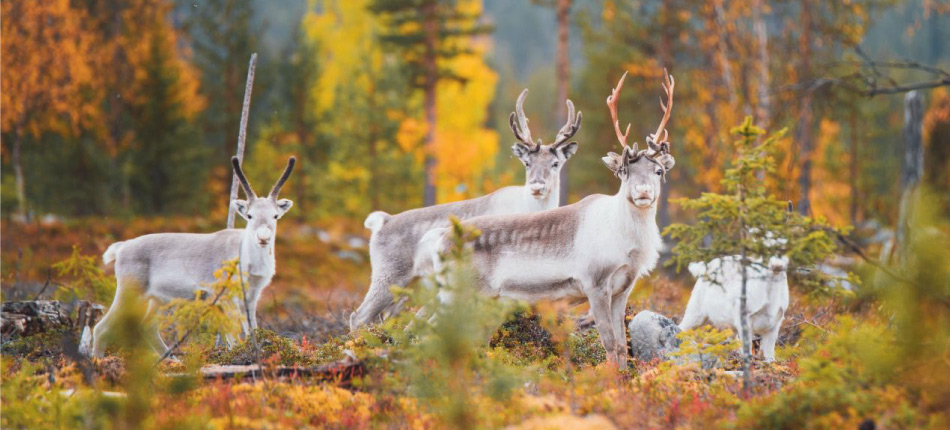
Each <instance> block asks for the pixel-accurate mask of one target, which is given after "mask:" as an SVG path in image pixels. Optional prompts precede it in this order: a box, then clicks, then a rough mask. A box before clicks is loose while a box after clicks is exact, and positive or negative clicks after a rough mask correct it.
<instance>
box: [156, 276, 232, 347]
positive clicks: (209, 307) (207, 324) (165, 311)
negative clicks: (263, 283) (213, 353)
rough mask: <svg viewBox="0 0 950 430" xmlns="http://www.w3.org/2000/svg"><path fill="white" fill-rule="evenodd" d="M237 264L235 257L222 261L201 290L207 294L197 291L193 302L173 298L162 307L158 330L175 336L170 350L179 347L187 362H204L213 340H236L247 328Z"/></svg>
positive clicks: (213, 343) (191, 300) (214, 341)
mask: <svg viewBox="0 0 950 430" xmlns="http://www.w3.org/2000/svg"><path fill="white" fill-rule="evenodd" d="M237 264H238V260H237V259H236V258H235V259H232V260H228V261H225V262H224V263H223V264H222V266H221V268H219V269H218V270H216V271H215V272H214V278H215V281H214V282H213V283H211V284H208V285H206V286H205V287H204V290H207V291H201V290H199V291H197V292H196V293H195V297H194V298H192V299H172V300H170V301H169V302H168V303H166V304H165V305H163V306H162V307H161V309H160V311H159V313H158V323H159V328H160V329H161V330H162V331H165V332H167V333H171V334H173V335H174V336H173V337H172V339H175V341H174V342H173V343H172V344H171V345H169V347H171V348H172V349H179V348H180V349H181V350H182V351H183V352H185V356H186V357H188V358H189V360H188V361H191V362H194V363H197V362H200V361H203V360H202V359H203V358H204V354H206V353H207V352H208V351H210V350H211V349H212V348H213V347H214V346H215V343H216V341H218V340H226V341H227V340H228V339H232V340H233V339H235V338H236V337H237V336H238V335H240V333H241V329H242V323H243V324H244V325H246V321H245V319H244V314H243V313H242V312H241V309H242V308H241V307H240V303H241V300H242V295H241V279H240V277H239V275H238V267H237ZM208 291H210V292H211V293H210V294H212V296H211V297H208ZM186 340H187V343H186V342H185V341H186ZM229 343H230V342H229ZM172 353H174V351H172Z"/></svg>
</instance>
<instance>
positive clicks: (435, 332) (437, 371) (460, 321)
mask: <svg viewBox="0 0 950 430" xmlns="http://www.w3.org/2000/svg"><path fill="white" fill-rule="evenodd" d="M451 228H452V240H453V242H452V245H453V246H452V249H451V250H450V251H449V253H448V254H447V255H446V256H445V259H446V264H445V265H444V267H445V269H444V270H443V271H442V272H441V273H439V274H437V275H436V276H434V277H433V278H432V282H431V284H435V285H434V286H433V285H429V286H427V285H422V286H420V287H419V288H415V289H413V290H411V291H397V293H398V294H399V295H407V296H408V298H409V302H410V304H411V305H414V306H421V307H423V309H424V311H423V312H421V315H420V316H419V317H417V316H416V315H415V314H413V313H411V312H403V313H402V314H400V315H399V316H397V317H396V318H393V319H392V320H390V321H391V322H388V323H386V324H384V327H385V328H386V330H387V334H388V335H389V336H391V337H392V338H393V342H394V345H395V348H394V350H393V355H394V357H393V360H394V362H395V363H398V364H397V369H396V373H395V378H396V380H397V381H401V382H399V384H400V385H402V386H404V387H406V389H405V390H406V394H408V395H409V396H411V397H413V398H415V399H417V400H418V401H419V403H420V404H421V405H423V406H424V408H425V410H426V411H427V412H429V413H431V414H432V415H433V416H434V417H435V418H436V419H437V420H438V422H439V423H440V427H443V428H455V429H469V428H485V427H497V426H499V425H501V424H503V423H505V422H506V421H507V420H510V419H511V417H509V416H506V415H505V414H504V413H502V412H503V411H504V410H505V408H504V405H503V404H502V403H503V402H504V401H505V400H506V399H508V398H510V396H511V395H512V393H513V391H514V390H515V389H516V388H517V387H519V386H520V385H521V384H522V383H523V382H524V378H525V376H526V374H528V373H529V372H530V371H526V369H525V368H516V367H513V366H511V365H509V364H507V362H508V361H509V360H507V359H505V358H499V357H498V356H497V355H496V354H494V353H491V350H489V349H488V348H486V346H487V345H488V343H489V341H490V339H491V337H492V335H493V334H494V333H495V331H496V330H497V329H498V327H499V326H501V324H502V323H503V322H504V321H505V320H506V319H508V318H509V317H510V316H511V315H512V313H513V311H514V306H513V305H512V304H511V303H509V302H507V301H501V300H495V299H492V298H489V297H487V296H485V295H483V294H480V293H479V292H478V291H477V286H476V283H475V278H474V273H473V271H472V269H471V267H470V266H469V265H468V261H470V260H469V259H470V254H471V250H470V248H469V247H468V246H467V244H468V243H469V242H470V241H472V240H474V239H475V238H477V237H478V236H479V234H480V232H479V231H477V230H475V229H470V228H468V227H466V226H464V225H463V224H462V223H461V222H460V221H458V220H457V219H454V218H453V219H452V227H451ZM436 290H438V292H440V293H442V294H446V293H447V294H449V295H451V299H450V300H449V301H448V302H447V303H438V302H437V299H436V297H435V296H436V292H437V291H436ZM429 315H431V317H430V316H429ZM407 326H409V327H410V329H409V330H406V329H405V327H407ZM486 410H493V411H495V412H494V413H483V412H482V411H486Z"/></svg>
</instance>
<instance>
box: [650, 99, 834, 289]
mask: <svg viewBox="0 0 950 430" xmlns="http://www.w3.org/2000/svg"><path fill="white" fill-rule="evenodd" d="M730 131H731V132H732V134H734V135H737V136H738V140H737V141H736V142H735V154H736V155H735V159H734V161H733V163H732V167H730V168H728V169H726V172H725V175H724V177H723V179H722V181H721V183H722V185H723V188H724V189H725V193H722V194H718V193H703V194H702V195H701V196H700V197H698V198H693V199H689V198H683V199H676V200H672V202H673V203H674V204H678V205H681V206H682V207H683V208H685V209H689V210H692V211H695V212H696V216H697V220H696V222H694V223H692V224H672V225H670V226H669V227H667V228H666V229H665V230H664V231H663V234H664V235H667V236H669V237H670V238H671V239H673V240H675V241H676V246H674V248H673V254H674V255H673V258H672V259H671V260H670V261H669V262H668V263H667V264H669V265H675V266H676V270H681V269H682V268H683V267H685V266H686V265H688V264H689V263H691V262H694V261H710V260H712V259H714V258H717V257H723V256H728V255H739V254H742V253H743V252H744V253H745V255H746V257H747V260H748V264H749V265H752V266H755V265H761V264H765V263H764V262H766V261H768V258H769V257H772V256H776V255H786V256H788V258H789V261H790V265H791V267H790V270H789V271H788V272H789V275H790V276H792V278H793V280H794V282H793V283H794V284H796V285H798V286H799V287H800V288H802V289H803V290H804V291H807V292H822V293H832V292H834V293H838V294H842V293H843V290H841V289H837V288H833V287H834V286H835V285H836V284H838V283H840V282H842V281H844V280H845V279H846V278H844V277H835V276H830V275H826V274H824V273H822V272H821V271H819V270H817V269H816V266H817V265H819V264H821V263H822V262H823V261H824V260H825V259H827V258H828V257H830V256H832V255H833V254H834V253H835V252H836V251H837V249H838V246H837V244H836V243H835V241H834V237H833V235H832V233H836V232H840V233H846V231H842V230H838V229H836V228H834V227H831V226H830V225H828V224H827V222H825V221H824V220H823V219H814V218H810V217H807V216H803V215H801V214H798V213H797V212H791V211H789V210H787V208H788V202H786V201H783V200H779V199H777V198H776V197H775V196H774V195H772V194H771V193H770V192H769V190H768V189H767V188H766V186H765V181H763V180H761V177H764V176H765V175H769V174H772V173H774V171H775V164H776V162H775V158H774V156H773V153H774V151H775V143H776V142H777V141H778V139H780V138H782V137H784V135H785V129H782V130H780V131H779V132H777V133H773V134H771V135H768V136H766V132H765V130H763V129H761V128H758V127H756V126H755V125H753V124H752V119H751V118H750V117H746V119H745V121H743V123H742V124H740V125H739V126H737V127H733V128H732V129H731V130H730ZM763 136H765V138H764V139H762V137H763ZM760 176H761V177H760ZM756 261H758V262H759V263H757V262H756Z"/></svg>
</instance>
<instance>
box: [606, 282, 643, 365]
mask: <svg viewBox="0 0 950 430" xmlns="http://www.w3.org/2000/svg"><path fill="white" fill-rule="evenodd" d="M635 281H636V278H634V276H633V275H632V274H631V273H630V270H629V267H628V266H627V265H623V266H621V267H619V268H617V270H614V272H613V273H612V274H611V275H610V277H609V278H607V286H608V287H609V290H608V291H620V292H619V293H617V294H615V295H614V296H613V297H611V299H610V314H611V315H610V317H611V320H612V322H613V329H614V337H615V338H616V341H617V345H616V349H617V351H620V352H621V353H623V354H624V356H626V351H627V331H626V327H625V324H624V322H625V318H624V317H626V313H627V300H628V299H629V298H630V293H631V292H633V284H634V282H635Z"/></svg>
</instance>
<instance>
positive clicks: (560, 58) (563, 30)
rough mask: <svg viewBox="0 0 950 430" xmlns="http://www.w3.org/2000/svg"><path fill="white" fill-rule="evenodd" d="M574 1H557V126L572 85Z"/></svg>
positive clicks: (562, 197) (563, 198)
mask: <svg viewBox="0 0 950 430" xmlns="http://www.w3.org/2000/svg"><path fill="white" fill-rule="evenodd" d="M572 1H573V0H557V66H556V67H555V74H556V75H557V76H556V77H555V80H556V81H557V101H556V106H557V107H556V109H554V112H555V115H557V120H555V122H554V124H557V123H558V121H561V120H562V119H563V118H564V117H565V115H567V113H566V112H565V102H566V100H567V97H568V90H569V89H570V85H571V79H570V72H571V59H570V57H569V54H570V53H569V52H568V50H569V46H568V40H569V39H568V31H569V30H570V22H569V21H568V14H569V13H570V11H571V2H572ZM567 169H568V166H567V165H566V164H565V165H564V167H561V177H560V179H559V181H558V182H560V189H559V191H558V194H559V196H558V202H559V205H561V206H564V205H566V204H567V181H568V177H567Z"/></svg>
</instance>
